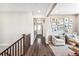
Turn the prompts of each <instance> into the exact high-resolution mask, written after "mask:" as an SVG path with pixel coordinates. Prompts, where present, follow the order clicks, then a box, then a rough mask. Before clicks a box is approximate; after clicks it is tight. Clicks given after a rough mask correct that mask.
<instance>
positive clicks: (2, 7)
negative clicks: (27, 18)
mask: <svg viewBox="0 0 79 59" xmlns="http://www.w3.org/2000/svg"><path fill="white" fill-rule="evenodd" d="M49 5H50V4H49V3H0V12H33V13H38V10H40V13H42V14H45V13H46V11H47V9H48V7H49Z"/></svg>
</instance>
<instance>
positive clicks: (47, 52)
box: [26, 35, 55, 56]
mask: <svg viewBox="0 0 79 59" xmlns="http://www.w3.org/2000/svg"><path fill="white" fill-rule="evenodd" d="M39 37H40V38H41V39H39ZM39 40H41V41H40V42H39ZM26 55H27V56H55V55H54V53H53V51H52V50H51V48H50V47H49V45H47V44H46V43H45V41H44V38H42V36H41V35H37V37H36V39H35V41H34V43H33V45H32V46H30V48H29V49H28V51H27V53H26Z"/></svg>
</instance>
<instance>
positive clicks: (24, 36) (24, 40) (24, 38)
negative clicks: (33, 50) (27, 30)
mask: <svg viewBox="0 0 79 59" xmlns="http://www.w3.org/2000/svg"><path fill="white" fill-rule="evenodd" d="M25 42H26V35H25V34H23V54H24V55H25V52H26V50H25V49H26V47H25V45H26V44H25Z"/></svg>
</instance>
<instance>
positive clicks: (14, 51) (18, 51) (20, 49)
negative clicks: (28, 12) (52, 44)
mask: <svg viewBox="0 0 79 59" xmlns="http://www.w3.org/2000/svg"><path fill="white" fill-rule="evenodd" d="M29 47H30V34H28V35H25V34H23V36H22V37H21V38H20V39H19V40H17V41H16V42H15V43H13V44H12V45H10V46H9V47H8V48H7V49H5V50H4V51H3V52H1V53H0V56H24V55H25V53H26V52H27V50H28V48H29Z"/></svg>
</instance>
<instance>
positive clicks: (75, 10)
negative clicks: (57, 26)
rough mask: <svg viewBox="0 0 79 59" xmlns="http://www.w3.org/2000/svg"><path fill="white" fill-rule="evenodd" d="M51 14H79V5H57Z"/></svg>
mask: <svg viewBox="0 0 79 59" xmlns="http://www.w3.org/2000/svg"><path fill="white" fill-rule="evenodd" d="M53 14H57V15H60V14H79V4H78V3H58V4H57V5H56V7H55V8H54V10H53V11H52V12H51V15H53Z"/></svg>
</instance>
